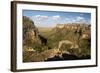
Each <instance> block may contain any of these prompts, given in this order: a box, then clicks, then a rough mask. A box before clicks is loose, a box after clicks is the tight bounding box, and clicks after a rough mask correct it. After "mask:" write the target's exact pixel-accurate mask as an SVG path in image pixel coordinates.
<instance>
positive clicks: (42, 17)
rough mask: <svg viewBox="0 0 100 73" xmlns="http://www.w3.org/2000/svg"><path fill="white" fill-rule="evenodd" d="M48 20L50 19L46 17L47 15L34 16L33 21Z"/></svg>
mask: <svg viewBox="0 0 100 73" xmlns="http://www.w3.org/2000/svg"><path fill="white" fill-rule="evenodd" d="M48 18H49V17H48V16H45V15H35V16H32V19H33V20H36V21H44V20H47V19H48Z"/></svg>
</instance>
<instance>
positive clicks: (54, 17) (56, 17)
mask: <svg viewBox="0 0 100 73" xmlns="http://www.w3.org/2000/svg"><path fill="white" fill-rule="evenodd" d="M60 18H61V17H60V16H59V15H55V16H52V17H51V19H53V20H58V19H60Z"/></svg>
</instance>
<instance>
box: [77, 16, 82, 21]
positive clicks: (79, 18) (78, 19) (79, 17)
mask: <svg viewBox="0 0 100 73" xmlns="http://www.w3.org/2000/svg"><path fill="white" fill-rule="evenodd" d="M76 20H77V21H80V20H84V18H83V17H81V16H78V17H77V18H76Z"/></svg>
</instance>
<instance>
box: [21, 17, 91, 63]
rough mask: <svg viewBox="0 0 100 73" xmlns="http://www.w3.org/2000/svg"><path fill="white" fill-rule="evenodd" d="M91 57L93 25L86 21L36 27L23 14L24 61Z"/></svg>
mask: <svg viewBox="0 0 100 73" xmlns="http://www.w3.org/2000/svg"><path fill="white" fill-rule="evenodd" d="M90 58H91V26H90V24H85V23H69V24H57V26H56V27H52V28H46V27H36V25H35V24H34V22H33V21H32V20H31V19H29V18H28V17H26V16H23V62H39V61H57V60H77V59H90Z"/></svg>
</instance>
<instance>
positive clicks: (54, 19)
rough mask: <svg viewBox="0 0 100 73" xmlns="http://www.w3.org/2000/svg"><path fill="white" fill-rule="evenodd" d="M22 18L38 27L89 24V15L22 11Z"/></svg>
mask: <svg viewBox="0 0 100 73" xmlns="http://www.w3.org/2000/svg"><path fill="white" fill-rule="evenodd" d="M23 16H27V17H29V18H30V19H31V20H33V21H34V23H35V25H36V26H38V27H54V26H56V25H57V24H66V23H80V22H82V23H89V24H91V23H90V22H91V13H80V12H61V11H39V10H23Z"/></svg>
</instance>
